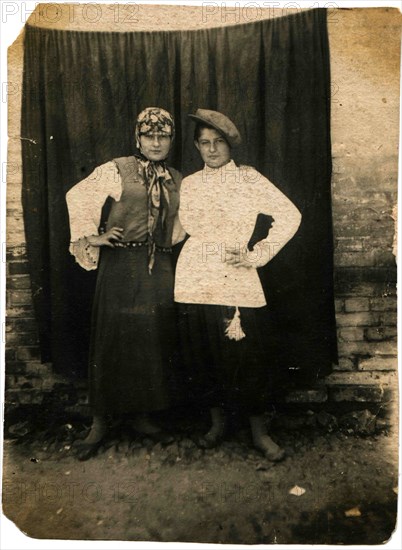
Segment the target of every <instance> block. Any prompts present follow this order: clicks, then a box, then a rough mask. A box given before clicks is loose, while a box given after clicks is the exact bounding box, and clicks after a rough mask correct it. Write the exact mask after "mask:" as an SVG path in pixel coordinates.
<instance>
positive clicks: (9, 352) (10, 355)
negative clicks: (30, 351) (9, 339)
mask: <svg viewBox="0 0 402 550" xmlns="http://www.w3.org/2000/svg"><path fill="white" fill-rule="evenodd" d="M15 356H16V353H15V349H12V348H10V349H6V350H5V361H6V363H7V362H9V361H15Z"/></svg>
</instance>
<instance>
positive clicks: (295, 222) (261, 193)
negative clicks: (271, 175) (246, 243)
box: [251, 169, 301, 267]
mask: <svg viewBox="0 0 402 550" xmlns="http://www.w3.org/2000/svg"><path fill="white" fill-rule="evenodd" d="M253 170H254V169H253ZM251 176H254V182H253V183H252V184H251V187H252V188H253V191H252V193H253V197H254V198H255V208H256V213H257V214H267V215H269V216H272V218H273V220H274V221H273V224H272V227H271V229H270V231H269V233H268V236H267V238H266V239H263V240H261V241H259V242H258V243H256V244H255V245H254V250H253V253H252V254H254V259H255V261H254V262H253V263H254V265H255V267H262V266H263V265H265V264H267V263H268V262H269V261H270V260H272V258H273V257H274V256H276V255H277V254H278V252H279V251H280V250H282V248H283V247H284V246H285V245H286V243H288V242H289V241H290V239H292V237H293V236H294V235H295V233H296V231H297V230H298V228H299V226H300V222H301V213H300V212H299V210H298V209H297V208H296V206H295V205H294V204H293V203H292V201H290V200H289V199H288V198H287V196H286V195H284V194H283V193H282V191H280V190H279V189H278V188H277V187H275V185H274V184H273V183H271V182H270V181H269V180H268V179H267V178H265V177H264V176H263V175H262V174H260V173H259V172H257V171H256V170H254V173H253V174H251ZM251 179H253V177H252V178H251Z"/></svg>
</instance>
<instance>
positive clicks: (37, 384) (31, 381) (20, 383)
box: [14, 373, 43, 389]
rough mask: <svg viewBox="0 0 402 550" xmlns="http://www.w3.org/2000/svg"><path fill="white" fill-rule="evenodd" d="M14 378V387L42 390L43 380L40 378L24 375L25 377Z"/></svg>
mask: <svg viewBox="0 0 402 550" xmlns="http://www.w3.org/2000/svg"><path fill="white" fill-rule="evenodd" d="M14 378H15V381H14V385H15V386H17V387H19V388H21V389H31V388H36V389H42V387H43V380H42V378H41V377H40V376H35V375H33V374H29V373H26V374H25V375H17V376H15V377H14Z"/></svg>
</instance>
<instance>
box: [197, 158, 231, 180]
mask: <svg viewBox="0 0 402 550" xmlns="http://www.w3.org/2000/svg"><path fill="white" fill-rule="evenodd" d="M238 169H239V167H238V166H236V163H235V161H234V160H232V159H230V161H229V162H227V163H226V164H224V165H223V166H220V167H219V168H210V167H209V166H207V165H206V164H204V168H203V172H205V174H206V175H207V176H208V177H214V176H220V175H221V174H227V175H228V176H229V175H230V174H233V173H234V172H235V171H236V170H238Z"/></svg>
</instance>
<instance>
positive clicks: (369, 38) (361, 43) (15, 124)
mask: <svg viewBox="0 0 402 550" xmlns="http://www.w3.org/2000/svg"><path fill="white" fill-rule="evenodd" d="M142 8H144V7H142ZM167 8H168V9H174V8H173V7H167ZM144 9H145V10H146V9H148V8H144ZM189 9H191V10H197V9H199V8H189ZM200 9H201V8H200ZM267 16H268V14H267ZM240 22H244V21H240ZM81 23H82V22H81ZM228 23H233V22H232V21H230V20H229V21H228ZM400 23H401V21H400V15H399V13H398V12H397V11H396V10H391V9H363V10H357V9H353V10H335V11H333V12H331V13H330V18H329V33H330V46H331V70H332V92H333V93H332V121H331V124H332V142H333V161H334V174H333V218H334V232H335V235H334V237H335V288H336V310H337V322H338V340H339V352H340V361H339V366H337V367H336V368H335V370H334V372H333V373H332V374H331V375H330V376H329V377H328V378H327V379H326V380H325V384H324V385H323V386H321V387H319V388H315V389H312V390H310V391H307V392H306V391H305V392H295V393H293V394H291V395H289V396H288V401H289V402H292V403H306V402H307V403H308V406H313V403H319V404H320V406H323V404H325V406H328V407H331V406H332V407H335V408H336V407H337V406H339V405H340V404H341V403H343V404H347V405H349V406H351V407H356V408H358V407H362V406H374V407H379V408H381V407H384V406H385V405H386V406H387V407H388V408H389V407H390V404H391V408H392V406H396V398H397V359H396V351H397V344H396V288H395V277H396V273H395V258H394V255H393V253H392V251H393V248H392V247H393V244H394V231H395V225H394V217H395V210H394V205H395V203H396V189H397V159H398V119H399V73H398V71H399V35H400V30H399V29H400ZM149 24H151V23H149ZM177 24H180V17H179V18H178V19H177ZM218 24H222V22H218ZM75 28H83V27H82V26H81V27H80V22H79V21H78V22H75ZM130 30H132V29H130ZM9 55H10V66H9V71H10V72H9V82H10V96H9V109H10V124H9V136H10V140H9V163H8V184H7V190H8V195H7V234H8V237H7V259H8V263H7V309H8V320H7V341H6V358H7V367H6V385H7V392H6V400H7V402H8V403H9V404H13V403H14V404H17V403H38V402H40V401H41V399H42V397H43V395H44V392H45V391H47V390H49V389H51V388H52V385H53V384H54V382H55V381H60V379H59V378H57V377H55V376H54V374H53V373H52V369H51V365H42V364H41V363H40V360H39V352H38V345H37V330H36V324H35V320H34V316H33V310H32V303H31V297H30V281H29V276H28V274H27V260H26V255H25V246H24V243H25V237H24V229H23V223H22V211H21V199H20V196H21V149H20V140H19V139H18V136H19V135H20V129H19V108H20V107H19V105H20V101H21V95H20V91H21V75H22V39H21V37H20V38H19V39H18V40H17V41H16V42H15V43H14V45H13V47H12V49H10V52H9ZM11 114H12V116H11ZM312 353H313V350H312Z"/></svg>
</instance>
